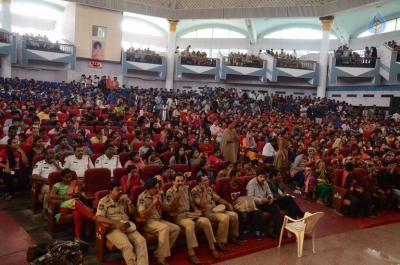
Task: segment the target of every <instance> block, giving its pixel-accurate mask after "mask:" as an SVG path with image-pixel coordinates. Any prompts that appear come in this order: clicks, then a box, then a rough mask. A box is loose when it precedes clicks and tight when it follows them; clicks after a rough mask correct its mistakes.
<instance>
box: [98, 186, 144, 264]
mask: <svg viewBox="0 0 400 265" xmlns="http://www.w3.org/2000/svg"><path fill="white" fill-rule="evenodd" d="M108 192H109V193H110V194H108V195H107V196H105V197H104V198H102V199H101V200H100V201H99V205H98V206H97V212H96V217H97V221H98V222H103V223H106V224H110V225H112V226H111V228H109V230H108V233H107V235H106V237H107V239H108V240H110V241H111V242H112V243H113V244H114V245H115V246H116V247H117V248H118V249H119V250H121V252H122V256H123V257H124V259H125V262H126V264H127V265H141V264H143V265H148V264H149V259H148V255H147V244H146V239H144V237H143V236H142V235H141V234H140V233H139V232H138V231H137V230H135V231H133V232H126V230H127V229H128V226H126V223H127V222H128V221H129V215H131V216H135V215H136V208H135V206H134V205H133V204H132V202H131V200H130V199H129V198H128V196H127V195H125V194H123V192H122V187H121V184H120V183H119V182H116V181H113V182H111V183H110V184H109V185H108ZM128 214H129V215H128ZM130 224H133V223H132V222H130ZM131 228H132V227H130V229H131ZM131 242H132V243H133V244H134V245H135V253H134V252H133V247H132V244H131ZM135 254H136V255H135Z"/></svg>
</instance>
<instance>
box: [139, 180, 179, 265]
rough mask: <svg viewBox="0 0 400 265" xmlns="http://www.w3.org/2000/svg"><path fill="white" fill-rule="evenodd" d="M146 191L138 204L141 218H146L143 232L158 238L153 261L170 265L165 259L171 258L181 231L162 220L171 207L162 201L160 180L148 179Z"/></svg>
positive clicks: (145, 184)
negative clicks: (162, 216)
mask: <svg viewBox="0 0 400 265" xmlns="http://www.w3.org/2000/svg"><path fill="white" fill-rule="evenodd" d="M144 189H145V191H143V192H142V193H141V194H140V195H139V196H138V202H137V208H138V209H137V210H138V212H139V214H140V217H143V218H146V221H144V222H143V223H142V225H141V230H142V231H143V232H147V233H152V234H156V235H157V236H158V247H157V249H156V250H155V251H154V253H153V254H152V255H151V259H152V260H155V261H157V263H156V264H157V265H168V263H167V262H166V261H165V258H166V257H169V256H171V248H172V246H173V245H174V243H175V241H176V239H177V237H178V235H179V232H180V230H181V229H180V228H179V226H177V225H175V224H173V223H170V222H168V221H165V220H163V219H161V215H162V211H165V212H169V211H170V210H171V207H170V206H169V205H168V204H166V203H165V202H163V201H162V199H161V195H160V194H159V186H158V179H157V178H150V179H148V180H147V181H146V182H145V183H144ZM139 265H141V264H139Z"/></svg>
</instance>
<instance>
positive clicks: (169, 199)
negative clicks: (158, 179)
mask: <svg viewBox="0 0 400 265" xmlns="http://www.w3.org/2000/svg"><path fill="white" fill-rule="evenodd" d="M183 187H184V189H185V191H184V192H183V195H182V197H181V198H180V199H179V204H178V207H177V208H176V209H175V212H176V213H178V214H179V213H184V212H189V211H190V202H192V198H191V197H190V196H189V187H188V186H183ZM178 193H179V191H178V189H177V188H175V186H172V187H171V188H169V189H168V190H167V193H166V194H165V199H164V202H165V203H166V204H168V205H171V204H172V203H173V202H174V201H175V198H176V197H177V196H178Z"/></svg>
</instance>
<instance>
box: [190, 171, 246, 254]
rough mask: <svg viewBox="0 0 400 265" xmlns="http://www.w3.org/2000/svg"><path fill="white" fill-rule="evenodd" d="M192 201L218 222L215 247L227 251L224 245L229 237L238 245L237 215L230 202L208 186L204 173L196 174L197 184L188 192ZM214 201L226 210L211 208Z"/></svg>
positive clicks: (213, 205)
mask: <svg viewBox="0 0 400 265" xmlns="http://www.w3.org/2000/svg"><path fill="white" fill-rule="evenodd" d="M190 196H191V197H192V201H193V202H194V203H195V205H196V207H198V208H199V210H200V211H201V212H202V213H203V215H204V216H205V217H207V218H208V219H210V221H211V222H215V223H218V230H217V234H216V235H215V239H216V241H217V243H215V248H216V249H218V250H221V251H229V250H228V248H227V247H226V246H225V245H224V243H226V242H227V241H228V239H229V241H231V242H232V243H233V244H235V245H240V241H238V240H237V239H236V238H237V237H238V236H239V221H238V215H237V213H235V212H234V209H233V206H232V204H230V203H228V202H227V201H226V200H224V199H222V198H221V197H220V196H218V195H217V194H216V193H215V192H214V191H213V190H212V188H211V187H210V182H209V180H208V178H207V176H205V175H198V176H197V186H196V187H194V188H193V189H192V191H191V193H190ZM216 202H218V203H220V204H223V205H225V207H226V208H227V211H222V212H220V211H216V210H215V209H214V211H215V212H214V211H213V208H214V207H215V206H216V204H215V203H216Z"/></svg>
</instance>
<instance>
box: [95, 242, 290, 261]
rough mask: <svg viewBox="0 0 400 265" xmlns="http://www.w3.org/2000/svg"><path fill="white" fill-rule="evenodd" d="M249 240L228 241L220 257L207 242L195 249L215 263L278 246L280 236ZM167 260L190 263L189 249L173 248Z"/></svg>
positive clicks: (203, 259) (203, 258) (207, 259)
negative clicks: (213, 253) (238, 244)
mask: <svg viewBox="0 0 400 265" xmlns="http://www.w3.org/2000/svg"><path fill="white" fill-rule="evenodd" d="M246 239H247V242H245V243H242V245H240V246H236V245H233V244H231V243H227V244H226V246H227V247H228V248H229V252H222V251H218V254H219V256H220V258H219V259H213V258H212V257H211V256H210V254H208V244H207V242H203V243H200V244H199V246H198V247H197V248H196V249H195V252H196V255H197V257H198V258H199V260H200V261H201V262H202V263H203V264H215V263H218V262H222V261H226V260H230V259H234V258H238V257H241V256H245V255H249V254H252V253H255V252H258V251H262V250H265V249H269V248H275V247H277V246H278V243H279V238H276V239H270V238H266V237H262V238H261V240H260V241H256V240H254V239H252V238H250V237H246ZM292 242H295V238H293V237H291V238H283V239H282V244H288V243H292ZM166 261H167V262H168V263H169V264H171V265H175V264H177V265H178V264H179V265H190V264H191V263H190V262H189V261H188V260H187V249H185V248H183V247H180V248H173V249H172V252H171V257H169V258H167V259H166ZM103 264H105V265H123V264H125V262H124V261H122V260H121V261H114V262H107V263H103ZM154 264H155V262H152V261H150V265H154Z"/></svg>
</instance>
